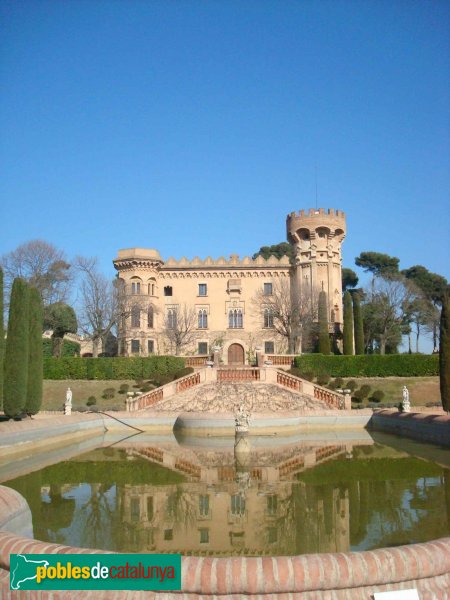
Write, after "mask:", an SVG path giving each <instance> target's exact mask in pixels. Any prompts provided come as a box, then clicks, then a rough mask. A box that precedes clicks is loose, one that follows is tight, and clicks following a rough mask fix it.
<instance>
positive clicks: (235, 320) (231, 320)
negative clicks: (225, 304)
mask: <svg viewBox="0 0 450 600" xmlns="http://www.w3.org/2000/svg"><path fill="white" fill-rule="evenodd" d="M228 327H229V328H230V329H240V328H242V327H243V318H242V310H241V309H240V308H234V309H232V310H230V311H229V313H228Z"/></svg>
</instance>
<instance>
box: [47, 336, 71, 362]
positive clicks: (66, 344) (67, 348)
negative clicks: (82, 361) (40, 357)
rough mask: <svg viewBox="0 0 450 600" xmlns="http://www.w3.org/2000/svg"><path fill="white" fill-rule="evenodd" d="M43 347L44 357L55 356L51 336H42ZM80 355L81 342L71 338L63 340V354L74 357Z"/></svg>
mask: <svg viewBox="0 0 450 600" xmlns="http://www.w3.org/2000/svg"><path fill="white" fill-rule="evenodd" d="M42 349H43V354H44V358H46V357H50V356H53V351H52V340H51V338H42ZM75 355H76V356H80V344H78V342H72V341H71V340H63V345H62V351H61V356H64V357H73V356H75Z"/></svg>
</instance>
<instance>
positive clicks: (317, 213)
mask: <svg viewBox="0 0 450 600" xmlns="http://www.w3.org/2000/svg"><path fill="white" fill-rule="evenodd" d="M299 217H313V218H320V219H322V218H324V217H325V218H327V217H332V218H341V219H345V212H344V211H343V210H339V209H338V208H337V209H334V208H329V209H328V210H327V209H325V208H308V209H303V208H302V209H301V210H299V211H297V212H295V211H293V212H291V213H289V214H288V216H287V219H288V220H289V219H295V218H299Z"/></svg>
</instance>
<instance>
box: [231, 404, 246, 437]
mask: <svg viewBox="0 0 450 600" xmlns="http://www.w3.org/2000/svg"><path fill="white" fill-rule="evenodd" d="M234 420H235V422H236V427H235V430H236V431H240V432H245V431H248V430H249V427H250V424H249V422H250V413H249V412H248V411H246V410H245V408H244V405H243V404H241V405H240V406H239V410H238V412H237V413H236V415H235V417H234Z"/></svg>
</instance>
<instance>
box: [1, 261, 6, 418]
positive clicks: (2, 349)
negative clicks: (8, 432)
mask: <svg viewBox="0 0 450 600" xmlns="http://www.w3.org/2000/svg"><path fill="white" fill-rule="evenodd" d="M4 348H5V328H4V325H3V271H2V269H1V267H0V408H1V407H2V406H3V355H4Z"/></svg>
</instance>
